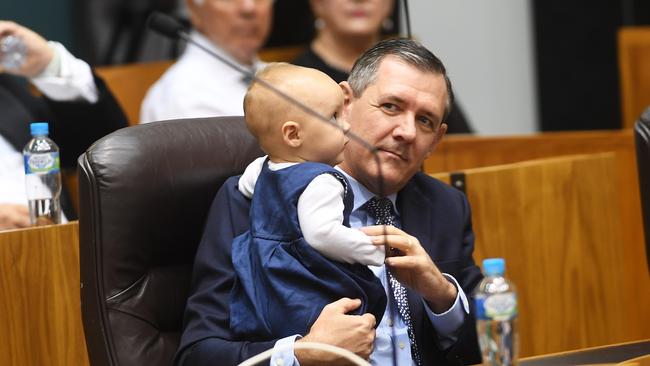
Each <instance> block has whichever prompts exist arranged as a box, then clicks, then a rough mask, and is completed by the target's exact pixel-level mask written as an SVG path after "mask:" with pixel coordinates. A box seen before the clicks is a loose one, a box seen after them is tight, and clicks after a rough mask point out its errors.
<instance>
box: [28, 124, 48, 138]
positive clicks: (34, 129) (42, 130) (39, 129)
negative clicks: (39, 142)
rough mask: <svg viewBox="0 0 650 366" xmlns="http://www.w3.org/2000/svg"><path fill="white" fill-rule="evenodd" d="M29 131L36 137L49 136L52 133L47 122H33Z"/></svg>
mask: <svg viewBox="0 0 650 366" xmlns="http://www.w3.org/2000/svg"><path fill="white" fill-rule="evenodd" d="M29 130H30V131H31V133H32V136H34V135H47V134H48V133H49V132H50V129H49V127H48V124H47V122H33V123H31V124H30V125H29Z"/></svg>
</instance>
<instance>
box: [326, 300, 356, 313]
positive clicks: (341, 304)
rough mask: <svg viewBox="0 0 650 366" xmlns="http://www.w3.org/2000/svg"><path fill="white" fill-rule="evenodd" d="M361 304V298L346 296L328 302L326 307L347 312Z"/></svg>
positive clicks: (339, 311)
mask: <svg viewBox="0 0 650 366" xmlns="http://www.w3.org/2000/svg"><path fill="white" fill-rule="evenodd" d="M359 306H361V300H359V299H350V298H347V297H344V298H341V299H339V300H336V301H334V302H333V303H330V304H327V305H326V306H325V307H326V308H329V309H331V310H334V311H335V312H337V313H340V314H347V313H349V312H351V311H352V310H354V309H356V308H358V307H359Z"/></svg>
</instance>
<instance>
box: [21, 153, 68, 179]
mask: <svg viewBox="0 0 650 366" xmlns="http://www.w3.org/2000/svg"><path fill="white" fill-rule="evenodd" d="M59 169H60V163H59V153H58V152H53V153H44V154H25V174H52V173H58V172H59Z"/></svg>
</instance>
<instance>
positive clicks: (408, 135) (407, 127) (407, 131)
mask: <svg viewBox="0 0 650 366" xmlns="http://www.w3.org/2000/svg"><path fill="white" fill-rule="evenodd" d="M415 123H416V122H415V116H402V117H400V118H398V120H397V121H396V126H395V128H394V129H393V137H395V138H396V139H400V140H404V141H406V142H412V141H413V140H414V139H415V134H416V132H417V131H416V128H415Z"/></svg>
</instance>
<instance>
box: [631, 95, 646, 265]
mask: <svg viewBox="0 0 650 366" xmlns="http://www.w3.org/2000/svg"><path fill="white" fill-rule="evenodd" d="M634 138H635V142H636V162H637V167H638V171H639V189H640V190H641V207H642V209H643V231H644V235H645V253H646V259H647V263H648V272H650V107H648V108H647V109H646V110H645V111H644V112H643V113H642V114H641V117H640V118H639V120H638V121H637V122H636V123H635V124H634Z"/></svg>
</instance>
